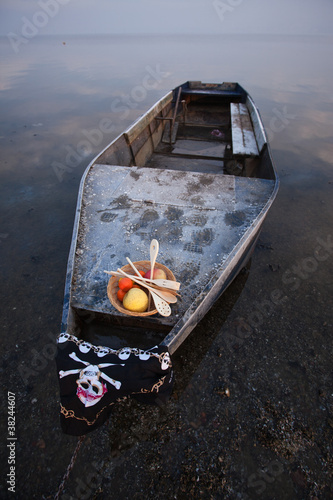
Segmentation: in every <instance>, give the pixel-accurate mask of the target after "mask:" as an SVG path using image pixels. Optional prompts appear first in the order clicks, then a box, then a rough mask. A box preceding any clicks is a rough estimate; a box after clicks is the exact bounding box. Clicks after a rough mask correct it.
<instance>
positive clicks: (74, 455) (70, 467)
mask: <svg viewBox="0 0 333 500" xmlns="http://www.w3.org/2000/svg"><path fill="white" fill-rule="evenodd" d="M85 437H86V436H85V435H83V436H80V437H79V439H78V442H77V445H76V448H75V450H74V452H73V455H72V458H71V461H70V462H69V465H68V467H67V470H66V472H65V475H64V477H63V478H62V481H61V483H60V485H59V488H58V492H57V494H56V495H55V497H54V500H58V499H59V498H60V495H61V493H62V492H63V489H64V487H65V483H66V481H67V479H68V477H69V474H70V472H71V470H72V469H73V467H74V464H75V461H76V458H77V455H78V453H79V450H80V448H81V445H82V443H83V441H84V438H85Z"/></svg>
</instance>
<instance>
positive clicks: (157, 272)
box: [144, 267, 167, 280]
mask: <svg viewBox="0 0 333 500" xmlns="http://www.w3.org/2000/svg"><path fill="white" fill-rule="evenodd" d="M150 271H151V270H150V269H149V271H147V272H146V274H145V275H144V277H145V278H147V279H149V280H150V279H151V278H150V274H151V273H150ZM166 277H167V276H166V274H165V272H164V271H163V269H159V268H158V267H156V268H155V269H154V280H165V279H166Z"/></svg>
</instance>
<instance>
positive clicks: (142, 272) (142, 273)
mask: <svg viewBox="0 0 333 500" xmlns="http://www.w3.org/2000/svg"><path fill="white" fill-rule="evenodd" d="M139 273H140V274H141V276H142V277H144V275H145V274H146V273H145V272H144V271H141V270H140V269H139Z"/></svg>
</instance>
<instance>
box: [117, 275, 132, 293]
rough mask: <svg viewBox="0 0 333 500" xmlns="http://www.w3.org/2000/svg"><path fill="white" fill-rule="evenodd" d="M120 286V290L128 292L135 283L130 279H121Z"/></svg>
mask: <svg viewBox="0 0 333 500" xmlns="http://www.w3.org/2000/svg"><path fill="white" fill-rule="evenodd" d="M118 286H119V288H120V290H124V292H128V290H130V289H131V288H132V286H133V281H132V280H131V279H129V278H120V280H119V282H118Z"/></svg>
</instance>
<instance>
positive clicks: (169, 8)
mask: <svg viewBox="0 0 333 500" xmlns="http://www.w3.org/2000/svg"><path fill="white" fill-rule="evenodd" d="M1 3H2V4H1V6H0V13H1V17H0V35H2V36H7V37H9V38H10V37H12V38H13V37H17V39H18V38H22V37H23V38H26V39H30V38H33V37H34V36H35V35H36V34H39V35H42V34H49V35H60V36H61V35H62V36H64V35H76V34H77V35H90V34H93V35H99V34H101V35H102V34H105V35H110V34H115V35H116V34H128V35H130V34H133V35H140V34H142V35H149V34H161V35H163V34H165V35H178V34H193V35H195V34H196V35H201V34H206V35H207V34H230V35H241V34H249V35H251V34H263V35H268V34H274V35H329V34H333V23H332V19H333V2H331V1H330V0H317V2H313V1H312V0H293V1H292V2H290V1H289V2H288V0H279V1H278V0H269V1H268V0H247V1H245V0H209V1H206V0H177V1H176V0H168V1H166V0H160V1H159V2H157V1H156V0H140V2H138V1H134V0H117V1H110V0H99V2H98V4H96V2H94V1H93V0H2V2H1Z"/></svg>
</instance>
